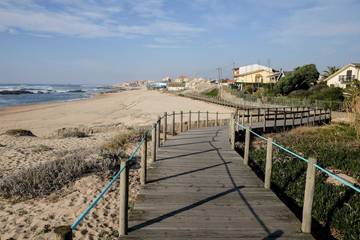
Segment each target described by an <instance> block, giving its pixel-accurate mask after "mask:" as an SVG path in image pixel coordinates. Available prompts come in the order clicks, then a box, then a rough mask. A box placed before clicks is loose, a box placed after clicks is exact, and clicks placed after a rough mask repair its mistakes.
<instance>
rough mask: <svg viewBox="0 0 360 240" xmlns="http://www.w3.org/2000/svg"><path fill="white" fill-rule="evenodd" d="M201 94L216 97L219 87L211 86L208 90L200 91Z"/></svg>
mask: <svg viewBox="0 0 360 240" xmlns="http://www.w3.org/2000/svg"><path fill="white" fill-rule="evenodd" d="M202 94H203V95H205V96H208V97H217V96H218V95H219V89H218V88H213V89H211V90H209V91H205V92H203V93H202Z"/></svg>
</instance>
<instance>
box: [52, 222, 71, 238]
mask: <svg viewBox="0 0 360 240" xmlns="http://www.w3.org/2000/svg"><path fill="white" fill-rule="evenodd" d="M53 231H54V234H55V236H54V239H55V240H72V239H73V233H72V229H71V226H69V225H65V226H59V227H55V228H54V230H53Z"/></svg>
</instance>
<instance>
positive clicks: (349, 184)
mask: <svg viewBox="0 0 360 240" xmlns="http://www.w3.org/2000/svg"><path fill="white" fill-rule="evenodd" d="M236 124H237V125H238V126H239V127H241V128H242V129H248V130H249V131H250V132H251V133H253V134H254V135H255V136H257V137H259V138H261V139H263V140H265V141H267V140H268V139H267V138H265V137H263V136H261V135H259V134H257V133H256V132H254V131H252V130H251V128H248V127H246V126H244V125H242V124H240V123H236ZM272 144H273V145H274V146H276V147H278V148H279V149H281V150H283V151H285V152H287V153H289V154H291V155H292V156H294V157H296V158H298V159H300V160H302V161H304V162H309V160H308V159H306V158H304V157H303V156H301V155H299V154H297V153H295V152H293V151H292V150H290V149H289V148H286V147H284V146H282V145H280V144H278V143H276V142H274V141H273V142H272ZM314 166H315V167H316V168H317V169H319V170H320V171H322V172H323V173H326V174H327V175H329V176H330V177H332V178H334V179H335V180H337V181H339V182H340V183H342V184H344V185H345V186H348V187H349V188H351V189H353V190H355V191H356V192H358V193H360V188H359V187H357V186H356V185H354V184H352V183H351V182H349V181H347V180H345V179H344V178H342V177H340V176H338V175H336V174H334V173H332V172H331V171H329V170H328V169H326V168H323V167H321V166H320V165H318V164H314Z"/></svg>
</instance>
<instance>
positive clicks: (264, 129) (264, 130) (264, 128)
mask: <svg viewBox="0 0 360 240" xmlns="http://www.w3.org/2000/svg"><path fill="white" fill-rule="evenodd" d="M263 132H264V133H265V132H266V111H265V110H264V126H263Z"/></svg>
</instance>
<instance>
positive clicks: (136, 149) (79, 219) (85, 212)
mask: <svg viewBox="0 0 360 240" xmlns="http://www.w3.org/2000/svg"><path fill="white" fill-rule="evenodd" d="M150 130H151V129H150ZM150 130H148V131H146V132H145V134H144V137H142V139H141V141H140V142H139V143H138V144H137V146H136V148H135V149H134V150H133V152H132V153H131V155H130V156H129V158H128V159H127V160H126V162H130V161H133V160H134V157H135V155H136V154H137V153H138V152H139V150H140V147H141V145H142V144H143V143H144V141H145V137H147V134H148V132H149V131H150ZM124 169H125V166H124V167H122V168H121V169H119V171H117V172H116V173H115V174H114V175H113V176H112V178H111V180H110V181H109V182H108V183H107V184H106V185H105V187H104V188H103V189H102V190H101V192H100V193H99V194H98V195H97V196H96V197H95V198H94V199H93V201H92V202H91V204H90V205H89V206H88V207H87V208H86V209H85V210H84V211H83V212H82V213H81V214H80V215H79V217H78V218H77V219H76V220H75V221H74V223H73V224H72V225H71V229H72V230H75V229H76V228H77V226H78V225H79V224H80V223H81V221H82V220H83V219H84V218H85V217H86V216H87V215H88V214H89V213H90V211H91V210H92V209H93V208H94V207H95V206H96V205H97V204H98V202H99V201H100V200H101V199H102V198H103V196H104V195H105V194H106V193H107V192H108V191H109V189H110V188H111V186H112V185H113V184H114V183H115V181H116V180H117V179H118V178H119V176H120V174H121V173H122V172H123V171H124Z"/></svg>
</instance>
